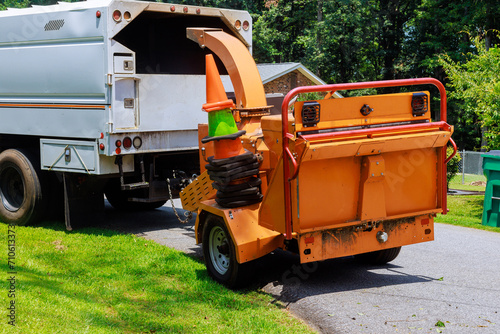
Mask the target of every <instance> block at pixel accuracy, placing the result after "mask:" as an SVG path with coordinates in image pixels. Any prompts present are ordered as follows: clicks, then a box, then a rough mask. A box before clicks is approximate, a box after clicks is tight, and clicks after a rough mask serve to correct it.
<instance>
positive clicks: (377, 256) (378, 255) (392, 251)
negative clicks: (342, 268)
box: [355, 247, 401, 265]
mask: <svg viewBox="0 0 500 334" xmlns="http://www.w3.org/2000/svg"><path fill="white" fill-rule="evenodd" d="M400 251H401V247H395V248H389V249H383V250H379V251H376V252H370V253H364V254H358V255H356V256H355V258H356V260H358V261H359V262H363V263H367V264H373V265H382V264H386V263H388V262H391V261H392V260H394V259H395V258H397V257H398V255H399V252H400Z"/></svg>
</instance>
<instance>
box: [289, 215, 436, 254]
mask: <svg viewBox="0 0 500 334" xmlns="http://www.w3.org/2000/svg"><path fill="white" fill-rule="evenodd" d="M384 233H385V234H386V235H385V234H384ZM385 236H387V240H386V241H385V242H384V241H382V240H383V239H384V237H385ZM432 240H434V219H433V214H426V215H421V216H417V217H409V218H400V219H394V220H385V221H380V222H375V223H373V224H365V225H352V226H345V227H341V228H336V229H328V230H322V231H316V232H310V233H304V234H300V235H299V236H298V243H299V252H300V262H301V263H307V262H313V261H322V260H328V259H333V258H339V257H344V256H350V255H356V254H362V253H368V252H374V251H378V250H382V249H388V248H394V247H400V246H404V245H410V244H416V243H420V242H426V241H432Z"/></svg>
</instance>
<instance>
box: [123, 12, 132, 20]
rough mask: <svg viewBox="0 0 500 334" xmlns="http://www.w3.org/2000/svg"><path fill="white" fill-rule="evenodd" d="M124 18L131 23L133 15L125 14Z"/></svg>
mask: <svg viewBox="0 0 500 334" xmlns="http://www.w3.org/2000/svg"><path fill="white" fill-rule="evenodd" d="M123 18H124V19H125V20H127V21H130V19H131V18H132V15H131V14H130V12H125V13H123Z"/></svg>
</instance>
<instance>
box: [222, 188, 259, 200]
mask: <svg viewBox="0 0 500 334" xmlns="http://www.w3.org/2000/svg"><path fill="white" fill-rule="evenodd" d="M259 191H260V189H259V188H258V187H253V188H247V189H242V190H238V191H232V192H224V191H220V190H219V191H217V195H216V196H217V198H220V199H224V198H232V197H240V196H252V195H257V194H258V193H259Z"/></svg>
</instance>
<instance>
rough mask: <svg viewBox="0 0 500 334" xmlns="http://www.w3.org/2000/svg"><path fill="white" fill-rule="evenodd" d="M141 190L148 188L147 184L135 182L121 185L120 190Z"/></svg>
mask: <svg viewBox="0 0 500 334" xmlns="http://www.w3.org/2000/svg"><path fill="white" fill-rule="evenodd" d="M143 188H149V182H137V183H128V184H124V185H122V190H135V189H143Z"/></svg>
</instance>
